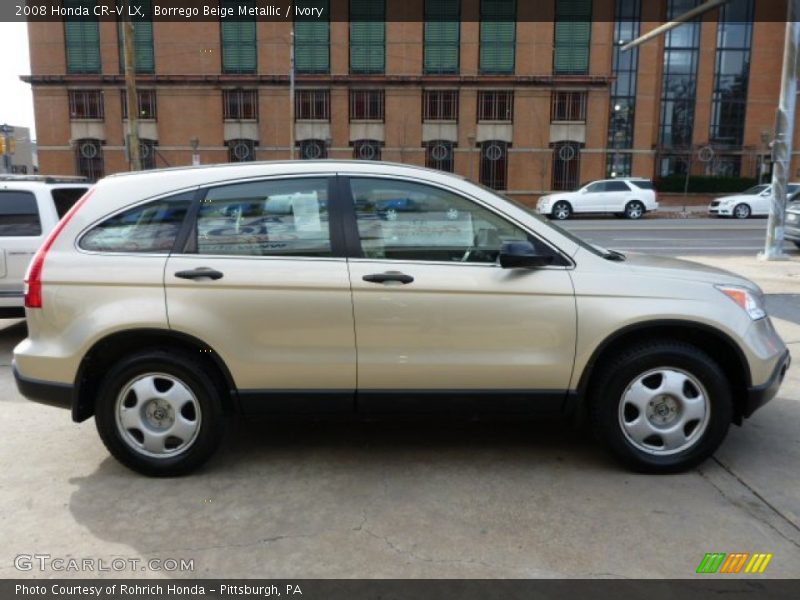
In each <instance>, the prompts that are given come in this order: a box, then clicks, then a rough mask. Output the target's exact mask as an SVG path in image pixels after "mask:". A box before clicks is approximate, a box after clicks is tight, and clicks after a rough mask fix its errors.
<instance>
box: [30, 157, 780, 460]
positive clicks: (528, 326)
mask: <svg viewBox="0 0 800 600" xmlns="http://www.w3.org/2000/svg"><path fill="white" fill-rule="evenodd" d="M26 279H27V281H26V284H27V286H26V306H27V317H28V327H29V337H28V339H26V340H24V341H23V342H21V343H20V344H19V345H18V346H17V347H16V349H15V351H14V374H15V377H16V380H17V384H18V386H19V389H20V391H21V393H22V394H23V395H25V396H27V397H28V398H30V399H31V400H35V401H38V402H43V403H46V404H52V405H57V406H63V407H67V408H70V409H71V410H72V418H73V419H74V420H75V421H78V422H80V421H83V420H85V419H88V418H89V417H91V416H94V417H95V421H96V423H97V428H98V430H99V432H100V436H101V437H102V439H103V441H104V442H105V444H106V446H107V447H108V449H109V450H110V451H111V453H112V454H113V455H114V456H115V457H117V458H118V459H119V460H120V461H121V462H123V463H124V464H126V465H127V466H129V467H131V468H133V469H135V470H137V471H140V472H142V473H146V474H149V475H166V474H179V473H185V472H188V471H191V470H192V469H194V468H196V467H197V466H199V465H200V464H201V463H203V462H204V461H205V460H206V459H208V458H209V457H210V456H211V454H212V453H213V452H214V450H215V449H216V448H217V446H218V445H219V443H220V439H221V437H222V433H223V429H224V425H225V422H226V417H227V415H229V414H232V413H269V414H273V415H278V414H287V413H292V414H305V415H313V416H330V415H341V414H355V415H359V416H368V417H375V416H380V415H396V414H399V413H404V414H408V413H414V414H422V413H428V414H430V413H439V414H442V413H444V414H446V415H453V416H455V415H466V416H469V417H478V416H484V417H486V416H490V415H502V416H505V417H508V416H512V417H515V418H523V417H527V416H530V415H545V414H550V415H575V416H577V417H582V416H586V417H588V419H589V420H590V421H591V423H592V424H593V426H594V429H595V431H596V432H597V434H598V435H599V437H600V438H601V439H602V441H603V442H604V443H605V444H606V445H607V446H608V447H610V449H611V450H612V451H613V452H614V453H616V454H617V455H618V456H619V457H621V458H622V459H623V460H624V461H626V462H627V463H628V464H630V465H631V466H633V467H634V468H637V469H640V470H647V471H652V472H668V471H676V470H680V469H685V468H688V467H690V466H692V465H695V464H697V463H699V462H700V461H702V460H703V459H705V458H706V457H708V456H709V455H710V454H712V453H713V452H714V450H715V449H716V448H717V447H718V446H719V445H720V443H721V442H722V440H723V438H724V437H725V434H726V432H727V430H728V426H729V424H730V423H731V422H733V423H737V424H740V423H741V422H742V420H743V419H744V418H746V417H749V416H750V415H751V414H752V413H753V411H754V410H755V409H756V408H758V407H759V406H761V405H762V404H764V403H765V402H767V401H768V400H770V399H771V398H772V397H773V396H775V394H776V393H777V390H778V386H779V385H780V383H781V380H782V378H783V376H784V373H785V372H786V369H787V368H788V365H789V360H790V358H789V353H788V351H787V349H786V346H785V345H784V343H783V342H782V341H781V339H780V337H779V336H778V335H777V333H776V332H775V329H774V328H773V325H772V323H771V322H770V319H769V318H768V317H767V316H766V314H765V312H764V308H763V306H764V305H763V297H762V294H761V291H760V290H759V289H758V287H757V286H756V285H754V284H753V283H751V282H750V281H747V280H746V279H742V278H741V277H738V276H736V275H733V274H731V273H726V272H723V271H718V270H715V269H711V268H707V267H703V266H700V265H695V264H692V263H688V262H682V261H678V260H671V259H665V258H655V257H649V256H643V255H633V254H631V255H628V256H624V255H622V254H620V253H618V252H614V251H611V250H605V249H603V248H599V247H596V246H593V245H590V244H587V243H585V242H583V241H581V240H579V239H577V238H575V237H573V236H572V235H570V234H568V233H566V232H565V231H562V230H561V229H558V228H556V227H554V226H553V225H550V224H548V223H547V222H546V221H544V220H543V219H542V218H541V217H538V216H534V215H533V214H531V213H530V212H529V211H527V210H525V209H523V208H520V207H518V206H516V205H515V204H513V203H511V202H510V201H508V200H506V199H504V198H502V197H500V196H498V195H497V194H496V193H494V192H492V191H489V190H487V189H484V188H481V187H478V186H476V185H473V184H471V183H469V182H467V181H465V180H464V179H461V178H458V177H454V176H451V175H447V174H444V173H441V172H436V171H432V170H427V169H421V168H415V167H409V166H402V165H392V164H387V163H367V162H350V161H344V162H337V161H321V162H285V163H262V164H259V163H249V164H242V165H221V166H215V167H200V168H192V169H175V170H166V171H154V172H148V173H143V174H135V175H127V174H126V175H118V176H113V177H109V178H107V179H104V180H102V181H101V182H100V183H98V184H97V185H96V187H94V188H93V189H92V190H91V191H90V192H89V194H87V196H85V197H84V198H83V199H81V200H80V201H79V203H78V204H77V205H76V206H75V207H74V209H73V210H72V211H70V213H68V215H67V216H66V217H65V218H64V219H63V220H62V221H61V222H60V223H59V225H58V227H57V228H56V229H55V230H54V231H53V233H52V234H51V236H50V237H49V238H48V239H47V241H46V242H45V243H44V245H43V246H42V248H41V250H40V251H39V252H38V253H37V255H36V256H35V258H34V259H33V261H32V263H31V265H30V267H29V270H28V274H27V278H26Z"/></svg>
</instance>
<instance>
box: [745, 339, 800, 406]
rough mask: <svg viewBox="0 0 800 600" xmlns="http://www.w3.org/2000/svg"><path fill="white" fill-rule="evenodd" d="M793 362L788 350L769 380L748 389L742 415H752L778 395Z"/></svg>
mask: <svg viewBox="0 0 800 600" xmlns="http://www.w3.org/2000/svg"><path fill="white" fill-rule="evenodd" d="M791 364H792V356H791V355H790V354H789V351H788V350H786V351H785V352H784V353H783V356H782V357H781V359H780V360H779V361H778V364H777V365H776V366H775V370H774V371H773V372H772V375H771V376H770V378H769V379H768V380H767V382H766V383H763V384H761V385H757V386H752V387H750V388H748V389H747V397H746V398H745V402H744V407H743V411H742V416H744V417H745V418H747V417H750V416H751V415H752V414H753V413H754V412H755V411H756V410H758V409H759V408H761V407H762V406H764V405H765V404H766V403H767V402H769V401H770V400H772V399H773V398H774V397H775V396H776V395H777V393H778V389H779V388H780V387H781V383H783V378H784V377H785V376H786V372H787V371H788V370H789V365H791Z"/></svg>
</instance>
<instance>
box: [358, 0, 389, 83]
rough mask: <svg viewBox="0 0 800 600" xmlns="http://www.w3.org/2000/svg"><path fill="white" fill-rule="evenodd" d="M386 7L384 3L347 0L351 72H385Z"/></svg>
mask: <svg viewBox="0 0 800 600" xmlns="http://www.w3.org/2000/svg"><path fill="white" fill-rule="evenodd" d="M385 9H386V7H385V4H384V2H383V0H378V1H376V0H350V72H351V73H384V72H385V71H386V22H385V20H384V19H385V18H386V10H385Z"/></svg>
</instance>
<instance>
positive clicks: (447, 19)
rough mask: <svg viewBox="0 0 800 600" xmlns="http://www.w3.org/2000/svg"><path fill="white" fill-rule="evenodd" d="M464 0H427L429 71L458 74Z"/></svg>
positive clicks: (426, 63)
mask: <svg viewBox="0 0 800 600" xmlns="http://www.w3.org/2000/svg"><path fill="white" fill-rule="evenodd" d="M460 4H461V2H460V0H426V1H425V52H424V68H425V73H458V71H459V56H460V33H461V22H460V18H459V17H460V15H461V8H460Z"/></svg>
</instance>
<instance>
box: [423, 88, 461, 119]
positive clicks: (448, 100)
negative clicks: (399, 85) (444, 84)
mask: <svg viewBox="0 0 800 600" xmlns="http://www.w3.org/2000/svg"><path fill="white" fill-rule="evenodd" d="M422 120H423V121H453V122H455V121H458V90H426V91H424V92H423V94H422Z"/></svg>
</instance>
